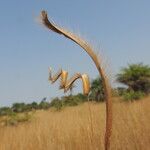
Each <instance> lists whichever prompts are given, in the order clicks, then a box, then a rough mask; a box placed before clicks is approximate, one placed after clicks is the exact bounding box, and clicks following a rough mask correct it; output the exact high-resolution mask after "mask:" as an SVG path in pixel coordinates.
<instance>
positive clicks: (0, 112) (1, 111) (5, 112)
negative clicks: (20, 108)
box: [0, 107, 13, 116]
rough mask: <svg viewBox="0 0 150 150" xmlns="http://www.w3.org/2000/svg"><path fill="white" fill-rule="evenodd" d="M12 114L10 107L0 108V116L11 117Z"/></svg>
mask: <svg viewBox="0 0 150 150" xmlns="http://www.w3.org/2000/svg"><path fill="white" fill-rule="evenodd" d="M12 113H13V111H12V109H11V108H10V107H1V108H0V116H5V115H11V114H12Z"/></svg>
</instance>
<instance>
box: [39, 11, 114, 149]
mask: <svg viewBox="0 0 150 150" xmlns="http://www.w3.org/2000/svg"><path fill="white" fill-rule="evenodd" d="M41 17H42V22H43V24H44V25H45V26H46V27H47V28H49V29H50V30H51V31H53V32H55V33H58V34H60V35H64V36H65V37H66V38H68V39H70V40H72V41H74V42H75V43H77V44H78V45H79V46H81V47H82V48H83V49H84V50H85V51H86V52H87V53H88V54H89V56H90V57H91V58H92V60H93V62H94V63H95V65H96V67H97V69H98V72H99V75H100V76H101V78H102V81H103V86H104V94H105V99H106V133H105V150H108V149H109V147H110V137H111V132H112V100H111V87H110V83H109V81H108V78H107V76H106V74H105V72H104V70H103V69H102V66H101V64H100V61H99V59H98V57H97V55H96V54H95V52H94V50H93V48H92V46H91V45H89V43H87V42H86V41H85V40H83V39H82V38H80V37H78V36H77V35H75V34H73V33H71V32H69V31H67V30H66V29H64V28H61V27H58V26H57V25H55V24H54V23H52V22H50V21H49V20H48V16H47V13H46V11H42V12H41Z"/></svg>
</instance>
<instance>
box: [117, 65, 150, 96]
mask: <svg viewBox="0 0 150 150" xmlns="http://www.w3.org/2000/svg"><path fill="white" fill-rule="evenodd" d="M117 81H119V82H120V83H123V84H125V85H126V86H128V89H129V90H133V91H135V92H136V91H141V92H144V93H149V92H150V67H149V66H148V65H143V64H142V63H139V64H129V65H128V67H125V68H122V69H121V72H120V73H119V74H117Z"/></svg>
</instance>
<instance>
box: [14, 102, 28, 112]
mask: <svg viewBox="0 0 150 150" xmlns="http://www.w3.org/2000/svg"><path fill="white" fill-rule="evenodd" d="M12 110H13V111H14V112H24V111H25V110H26V104H25V103H14V104H13V105H12Z"/></svg>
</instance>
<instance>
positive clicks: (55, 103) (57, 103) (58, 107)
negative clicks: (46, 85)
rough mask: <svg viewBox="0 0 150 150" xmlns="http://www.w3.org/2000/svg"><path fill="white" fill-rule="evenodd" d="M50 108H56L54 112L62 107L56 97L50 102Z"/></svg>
mask: <svg viewBox="0 0 150 150" xmlns="http://www.w3.org/2000/svg"><path fill="white" fill-rule="evenodd" d="M50 107H54V108H56V110H61V109H62V107H63V103H62V101H61V100H60V99H59V98H58V97H56V98H54V99H53V100H52V101H51V103H50Z"/></svg>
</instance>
